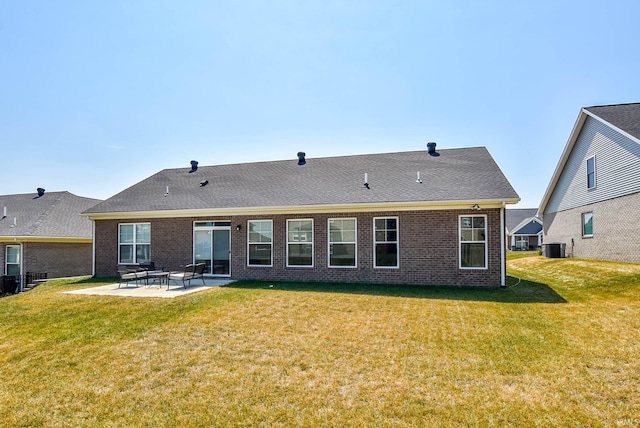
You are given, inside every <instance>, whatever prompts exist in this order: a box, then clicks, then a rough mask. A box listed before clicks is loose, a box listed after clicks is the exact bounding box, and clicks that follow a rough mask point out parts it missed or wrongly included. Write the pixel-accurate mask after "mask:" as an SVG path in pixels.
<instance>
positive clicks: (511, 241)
mask: <svg viewBox="0 0 640 428" xmlns="http://www.w3.org/2000/svg"><path fill="white" fill-rule="evenodd" d="M537 212H538V209H537V208H511V209H508V210H507V214H506V227H507V231H506V233H507V241H506V243H507V249H509V250H535V249H538V248H541V247H542V220H541V219H540V218H539V217H538V216H537V215H536V213H537Z"/></svg>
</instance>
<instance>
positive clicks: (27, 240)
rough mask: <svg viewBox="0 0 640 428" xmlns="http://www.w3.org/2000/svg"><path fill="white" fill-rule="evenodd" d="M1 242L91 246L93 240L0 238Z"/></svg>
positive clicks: (71, 238)
mask: <svg viewBox="0 0 640 428" xmlns="http://www.w3.org/2000/svg"><path fill="white" fill-rule="evenodd" d="M0 242H42V243H58V244H90V243H91V242H93V239H92V238H82V237H64V236H0Z"/></svg>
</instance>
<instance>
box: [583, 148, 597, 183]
mask: <svg viewBox="0 0 640 428" xmlns="http://www.w3.org/2000/svg"><path fill="white" fill-rule="evenodd" d="M591 159H593V186H591V187H589V160H591ZM585 167H586V170H587V190H593V189H595V188H596V187H598V173H597V167H596V155H593V156H590V157H588V158H587V160H586V162H585Z"/></svg>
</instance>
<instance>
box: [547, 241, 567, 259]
mask: <svg viewBox="0 0 640 428" xmlns="http://www.w3.org/2000/svg"><path fill="white" fill-rule="evenodd" d="M566 245H567V244H564V243H562V242H552V243H550V244H544V245H543V248H544V256H545V257H547V258H549V259H563V258H564V257H565V255H564V251H565V248H566Z"/></svg>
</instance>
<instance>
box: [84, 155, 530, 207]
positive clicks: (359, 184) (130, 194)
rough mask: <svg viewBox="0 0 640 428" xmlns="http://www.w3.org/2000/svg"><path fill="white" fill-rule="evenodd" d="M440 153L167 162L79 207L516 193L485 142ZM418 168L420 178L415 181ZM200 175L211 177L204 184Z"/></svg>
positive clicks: (505, 196) (295, 203) (294, 203)
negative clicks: (174, 165) (193, 165)
mask: <svg viewBox="0 0 640 428" xmlns="http://www.w3.org/2000/svg"><path fill="white" fill-rule="evenodd" d="M438 154H439V156H431V155H430V154H428V153H427V151H426V150H424V151H414V152H399V153H383V154H371V155H356V156H342V157H327V158H307V163H306V165H304V166H298V164H297V160H298V159H297V158H293V159H290V160H282V161H271V162H257V163H245V164H233V165H216V166H201V167H199V168H198V170H197V171H196V172H193V173H190V172H189V170H190V167H187V166H185V167H184V168H178V169H165V170H162V171H160V172H158V173H157V174H155V175H153V176H151V177H149V178H147V179H145V180H143V181H141V182H139V183H137V184H135V185H133V186H132V187H130V188H128V189H126V190H124V191H122V192H120V193H118V194H117V195H115V196H113V197H111V198H109V199H107V200H105V201H104V202H102V203H100V204H98V205H96V206H94V207H92V208H90V209H88V210H86V211H85V212H84V214H89V215H90V214H100V213H103V214H105V213H128V212H150V211H165V210H168V211H171V210H199V209H220V208H224V209H231V208H261V207H265V208H274V207H300V206H309V205H311V206H317V205H333V204H338V205H341V204H345V205H352V204H353V205H357V204H381V205H384V204H385V203H403V202H407V203H411V202H417V201H419V202H434V203H435V202H447V201H477V200H512V201H511V202H513V200H514V199H518V195H517V193H516V192H515V190H514V189H513V187H511V184H509V182H508V181H507V179H506V178H505V176H504V174H503V173H502V171H501V170H500V168H499V167H498V165H497V164H496V163H495V161H494V160H493V158H492V157H491V155H490V154H489V152H488V151H487V149H486V148H484V147H473V148H464V149H445V150H438ZM418 171H419V172H420V177H421V179H422V180H423V183H422V184H419V183H416V179H417V173H418ZM365 173H366V174H367V175H368V182H369V186H370V188H369V189H367V188H365V187H364V186H363V184H364V177H365ZM203 180H208V182H209V183H208V184H207V185H206V186H203V187H201V186H200V185H199V183H200V182H201V181H203ZM167 187H168V188H169V194H168V196H166V197H165V196H164V193H165V191H166V188H167Z"/></svg>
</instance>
